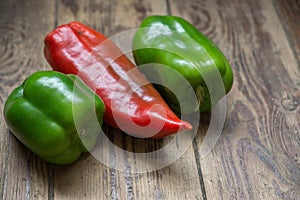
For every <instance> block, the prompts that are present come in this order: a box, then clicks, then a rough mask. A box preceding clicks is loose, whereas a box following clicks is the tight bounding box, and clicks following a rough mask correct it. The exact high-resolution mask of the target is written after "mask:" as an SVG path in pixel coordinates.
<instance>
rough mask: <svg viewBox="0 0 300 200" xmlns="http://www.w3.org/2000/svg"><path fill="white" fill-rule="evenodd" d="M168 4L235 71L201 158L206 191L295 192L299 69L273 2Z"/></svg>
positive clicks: (276, 195) (239, 194)
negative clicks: (214, 140) (212, 139)
mask: <svg viewBox="0 0 300 200" xmlns="http://www.w3.org/2000/svg"><path fill="white" fill-rule="evenodd" d="M171 5H172V9H171V11H172V14H177V15H181V16H185V17H186V18H188V19H190V21H192V22H193V24H195V25H196V26H197V27H198V28H199V30H201V31H203V32H204V33H206V34H207V35H208V37H210V38H211V39H212V40H214V41H215V42H216V43H217V44H218V46H219V47H220V48H221V49H222V50H223V52H224V53H225V55H226V56H227V57H228V58H229V60H230V61H231V63H232V67H233V70H234V74H235V77H236V80H235V83H234V86H233V89H232V91H231V92H230V94H229V96H228V114H227V117H226V123H225V127H224V130H223V134H222V136H221V138H220V140H219V142H218V144H217V145H216V146H215V148H214V150H213V151H212V153H211V154H209V155H208V156H207V157H206V158H204V159H203V160H201V168H202V172H203V176H204V183H205V188H206V196H207V198H208V199H299V198H300V196H299V195H300V193H299V191H300V190H299V189H300V182H299V180H300V173H299V172H300V171H299V170H300V165H299V161H298V160H299V159H298V154H299V150H300V149H299V138H300V137H299V131H300V130H299V115H298V114H297V112H298V113H299V108H298V102H299V94H300V93H299V92H300V91H299V77H300V76H299V75H300V73H299V67H298V66H297V61H296V60H295V57H294V55H293V51H292V50H291V49H290V48H289V47H290V46H289V40H288V39H287V38H286V37H285V32H284V29H283V27H282V26H281V24H280V20H279V16H278V15H277V13H276V10H275V8H274V7H273V4H272V2H271V1H247V2H246V1H238V0H237V1H228V2H227V1H209V2H204V3H202V4H198V2H197V1H190V2H189V3H186V2H185V3H183V2H181V1H176V0H174V1H171ZM285 9H286V10H289V9H288V8H285ZM193 10H197V11H198V10H199V12H197V13H196V12H192V11H193ZM286 12H287V11H286ZM201 16H203V17H202V18H201ZM287 21H288V22H291V23H292V20H290V21H289V20H287ZM291 33H292V34H293V33H297V29H291ZM295 37H296V39H298V40H299V37H297V34H296V35H295ZM298 55H299V54H298Z"/></svg>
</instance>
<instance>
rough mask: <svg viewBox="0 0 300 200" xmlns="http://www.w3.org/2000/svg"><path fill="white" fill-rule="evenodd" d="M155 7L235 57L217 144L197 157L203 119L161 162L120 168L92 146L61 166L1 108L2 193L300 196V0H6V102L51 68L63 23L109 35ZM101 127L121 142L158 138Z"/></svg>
mask: <svg viewBox="0 0 300 200" xmlns="http://www.w3.org/2000/svg"><path fill="white" fill-rule="evenodd" d="M153 14H172V15H178V16H181V17H184V18H185V19H187V20H189V21H190V22H191V23H193V24H194V25H195V26H196V27H197V28H198V29H199V30H200V31H202V32H203V33H205V34H206V35H207V36H208V37H209V38H211V39H212V40H213V41H214V42H215V43H216V44H217V45H218V46H219V47H220V48H221V50H222V51H223V52H224V54H225V55H226V56H227V57H228V59H229V61H230V63H231V64H232V68H233V71H234V76H235V82H234V85H233V88H232V90H231V92H230V93H229V95H228V98H227V116H226V122H225V124H224V129H223V131H222V135H221V137H220V139H219V141H218V143H217V144H216V146H215V147H214V149H213V150H212V151H211V152H210V153H209V154H208V155H207V156H206V157H205V158H203V159H201V158H200V156H199V149H200V148H201V141H202V139H203V136H204V135H205V133H204V130H205V129H206V128H207V126H208V122H207V121H205V120H204V121H201V122H200V124H201V128H200V129H199V132H198V134H197V137H196V139H195V141H194V142H193V144H192V145H191V146H190V147H189V149H188V150H187V151H186V152H185V153H184V155H183V156H181V157H180V158H179V159H178V160H177V161H176V162H174V163H172V164H171V165H169V166H167V167H165V168H163V169H160V170H157V171H153V172H148V173H139V174H135V173H131V171H130V169H131V168H128V170H125V171H124V172H122V171H117V170H114V169H110V168H108V167H106V166H104V165H102V164H101V163H99V162H98V161H97V160H96V159H94V158H93V157H92V156H90V155H83V156H82V157H81V158H80V159H79V160H78V161H77V162H76V163H75V164H73V165H70V166H63V167H62V166H55V165H51V164H48V163H46V162H44V161H42V160H40V159H39V158H37V157H36V156H35V155H34V154H33V153H31V152H30V151H28V150H27V149H26V148H25V147H24V146H23V145H22V144H21V143H20V142H18V141H17V139H16V138H15V137H13V135H12V134H11V133H10V132H9V130H8V128H7V126H6V124H5V122H4V120H3V116H2V114H1V115H0V198H1V199H9V200H10V199H72V200H73V199H170V200H175V199H180V200H181V199H198V200H199V199H226V200H227V199H228V200H229V199H230V200H231V199H251V200H252V199H270V200H274V199H278V200H279V199H294V200H296V199H300V106H299V104H300V1H299V0H248V1H246V0H222V1H219V0H209V1H208V0H207V1H204V0H203V1H202V0H201V1H200V0H188V1H182V0H165V1H164V0H145V1H142V0H121V1H117V0H110V1H107V0H86V1H81V0H74V1H72V0H55V1H39V0H25V1H22V0H9V1H0V112H1V113H2V112H3V104H4V102H5V100H6V98H7V96H8V94H9V93H10V92H11V91H12V90H13V89H14V88H15V87H16V86H17V85H19V84H20V83H21V82H22V81H23V80H24V79H25V77H26V76H28V75H29V74H31V73H32V72H34V71H37V70H47V69H50V67H49V66H48V64H47V63H46V61H45V59H44V58H43V52H42V49H43V39H44V36H45V35H46V34H47V33H48V32H49V31H51V30H52V29H53V28H55V27H56V26H57V25H59V24H62V23H67V22H69V21H73V20H78V21H81V22H83V23H85V24H87V25H89V26H91V27H93V28H95V29H96V30H98V31H100V32H102V33H104V34H106V35H107V36H110V35H113V34H116V33H118V32H120V31H125V30H128V29H130V28H136V27H138V26H139V24H140V22H141V21H142V20H143V19H144V18H145V17H146V16H149V15H153ZM104 129H106V131H108V132H110V133H111V134H110V139H111V140H112V141H114V142H115V143H116V144H118V145H120V146H123V148H125V149H126V148H127V149H130V148H132V147H133V146H134V147H135V148H136V149H139V148H140V149H142V151H149V150H150V151H151V149H153V148H154V149H155V148H157V147H159V146H161V144H160V143H159V142H156V141H147V140H143V141H142V142H141V141H140V140H137V139H134V138H132V137H129V136H125V135H124V134H121V133H120V132H119V131H118V130H114V129H112V128H109V127H104ZM124 159H125V160H126V158H124ZM132 167H134V166H132Z"/></svg>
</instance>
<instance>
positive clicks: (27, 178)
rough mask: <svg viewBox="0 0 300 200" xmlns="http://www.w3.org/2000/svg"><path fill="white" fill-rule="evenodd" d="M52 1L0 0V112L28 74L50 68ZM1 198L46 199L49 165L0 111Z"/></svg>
mask: <svg viewBox="0 0 300 200" xmlns="http://www.w3.org/2000/svg"><path fill="white" fill-rule="evenodd" d="M53 8H54V6H53V2H51V1H50V2H39V1H33V0H29V1H17V0H12V1H1V2H0V35H1V37H0V69H1V70H0V80H1V82H0V93H1V95H0V113H2V112H3V106H4V102H5V100H6V98H7V96H8V94H9V93H10V92H11V91H12V90H13V89H14V88H15V87H16V86H18V85H19V84H20V83H21V82H22V81H23V80H24V79H25V77H27V76H28V75H29V74H31V73H32V72H34V71H37V70H45V69H49V68H48V67H47V65H46V62H45V60H44V58H43V50H42V48H43V39H44V35H45V34H46V32H47V31H48V30H49V28H52V24H53V19H54V18H53V15H52V14H53V11H54V9H53ZM0 141H1V142H0V174H1V175H0V199H46V198H47V196H48V187H47V186H48V174H47V169H48V165H47V164H46V163H45V162H43V161H41V160H40V159H39V158H37V157H36V156H35V155H33V154H32V153H31V152H30V151H29V150H28V149H27V148H25V147H24V146H23V145H22V144H21V143H20V142H18V141H17V139H16V138H15V137H13V135H12V133H11V132H9V130H8V128H7V125H6V124H5V122H4V119H3V115H2V114H1V115H0Z"/></svg>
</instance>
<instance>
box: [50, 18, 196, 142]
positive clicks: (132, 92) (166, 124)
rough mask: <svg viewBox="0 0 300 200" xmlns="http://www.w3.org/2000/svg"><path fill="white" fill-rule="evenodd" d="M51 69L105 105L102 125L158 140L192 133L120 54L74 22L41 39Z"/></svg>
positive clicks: (100, 35)
mask: <svg viewBox="0 0 300 200" xmlns="http://www.w3.org/2000/svg"><path fill="white" fill-rule="evenodd" d="M44 54H45V57H46V59H47V61H48V62H49V63H50V65H51V66H52V68H53V69H54V70H56V71H60V72H63V73H66V74H76V75H77V76H79V77H81V79H82V80H83V81H84V82H85V83H86V84H87V85H88V86H89V87H90V88H91V89H92V90H94V91H95V92H96V93H97V94H98V95H99V96H100V97H101V99H102V100H103V101H104V103H105V106H106V113H105V115H104V121H105V122H106V123H108V124H110V125H111V126H113V127H117V128H121V129H122V130H123V131H124V132H126V133H128V134H131V135H133V136H136V137H150V136H151V137H153V138H162V137H165V136H167V135H170V134H173V133H176V132H178V131H180V130H186V129H191V128H192V127H191V125H190V124H189V123H188V122H185V121H181V120H180V119H179V118H178V117H177V116H176V115H175V114H174V113H173V112H172V110H171V109H170V108H169V107H168V105H167V104H166V103H165V102H164V100H163V99H162V97H161V96H160V94H159V93H158V92H157V91H156V90H155V88H154V87H153V86H152V84H150V83H149V82H148V81H147V79H146V78H145V77H144V76H143V75H142V74H141V73H140V72H139V71H138V70H137V68H136V67H135V65H134V64H133V63H132V62H131V61H130V60H129V59H128V58H127V57H126V56H125V55H124V54H123V53H122V52H121V50H120V49H119V48H118V47H117V46H116V45H115V44H114V43H113V42H112V41H110V40H109V39H107V38H106V37H105V36H104V35H102V34H100V33H99V32H96V31H95V30H93V29H91V28H89V27H87V26H85V25H84V24H82V23H79V22H71V23H69V24H64V25H61V26H59V27H57V28H56V29H55V30H53V31H52V32H50V33H49V34H48V35H47V36H46V38H45V49H44Z"/></svg>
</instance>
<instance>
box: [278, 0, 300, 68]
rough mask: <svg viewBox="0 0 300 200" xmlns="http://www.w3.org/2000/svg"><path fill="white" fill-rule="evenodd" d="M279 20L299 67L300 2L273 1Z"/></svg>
mask: <svg viewBox="0 0 300 200" xmlns="http://www.w3.org/2000/svg"><path fill="white" fill-rule="evenodd" d="M273 3H274V6H275V9H276V11H277V13H278V16H279V20H280V22H281V24H282V26H283V28H284V30H285V34H286V35H287V38H288V41H289V43H290V47H291V49H292V51H293V53H294V56H295V57H296V59H297V61H298V66H299V67H300V40H299V38H300V23H299V18H300V2H299V1H293V0H287V1H284V0H277V1H274V2H273Z"/></svg>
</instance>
